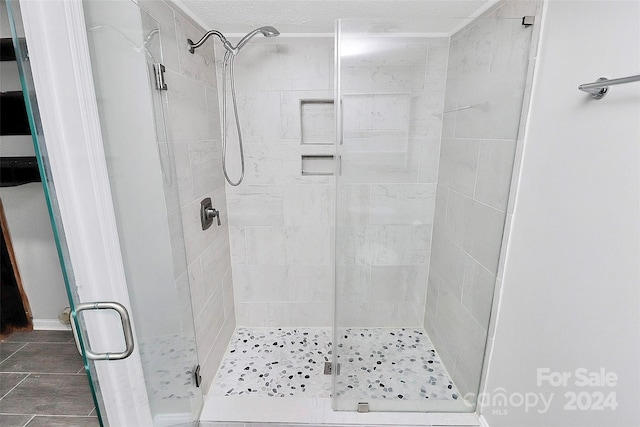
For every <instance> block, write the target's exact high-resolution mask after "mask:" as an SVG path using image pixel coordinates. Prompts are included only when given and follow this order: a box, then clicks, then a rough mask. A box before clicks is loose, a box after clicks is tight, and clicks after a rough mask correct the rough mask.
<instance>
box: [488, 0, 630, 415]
mask: <svg viewBox="0 0 640 427" xmlns="http://www.w3.org/2000/svg"><path fill="white" fill-rule="evenodd" d="M638 22H640V3H638V2H636V1H607V2H596V1H593V2H589V1H580V2H575V1H571V2H560V1H551V2H549V3H548V4H547V10H546V16H545V20H544V24H543V25H544V27H543V36H542V40H541V47H540V54H539V62H538V69H537V72H536V76H535V83H534V84H535V87H534V92H533V98H532V104H531V111H530V117H529V123H528V131H527V135H526V142H525V152H524V158H523V164H522V169H521V175H520V182H519V190H518V196H517V199H516V205H515V211H514V215H513V222H512V227H511V235H510V240H509V248H508V251H507V259H506V265H505V272H504V282H503V289H502V296H501V302H500V308H499V313H498V319H497V324H496V330H495V338H494V344H493V351H492V354H491V359H490V362H489V365H488V376H487V381H486V389H485V391H486V392H487V393H489V397H495V396H496V395H497V394H498V393H497V391H499V390H498V389H499V388H502V389H504V390H503V392H504V393H506V396H507V397H509V396H511V397H512V401H511V403H507V404H506V405H503V404H500V402H489V404H487V405H484V406H483V407H482V408H481V414H482V415H483V416H484V418H485V419H486V421H487V422H488V424H489V425H491V426H492V427H494V426H541V425H544V426H564V427H569V426H603V425H607V426H637V425H640V413H639V411H638V402H639V401H640V369H639V364H638V361H639V360H640V310H638V304H639V302H640V287H639V283H640V262H639V261H640V179H639V178H640V177H639V167H638V166H639V165H640V144H639V141H640V84H638V83H635V84H628V85H624V86H619V87H614V88H612V89H611V93H610V94H609V95H608V96H607V97H606V98H605V99H602V100H599V101H596V100H592V99H590V97H589V96H588V95H587V94H584V93H582V92H579V91H578V90H577V89H576V87H577V85H578V84H580V83H587V82H590V81H593V80H595V79H596V78H598V77H600V76H608V77H611V78H615V77H623V76H628V75H633V74H638V73H639V72H640V30H639V27H638ZM539 368H549V369H550V370H551V371H558V372H569V373H570V375H571V377H570V378H568V382H567V386H560V387H552V386H550V385H549V384H548V382H543V383H542V384H541V385H540V386H538V384H537V378H536V374H537V369H539ZM579 368H585V369H587V370H588V371H598V370H599V369H601V368H604V370H605V371H606V372H610V373H615V375H616V376H617V384H616V385H615V386H610V387H606V386H605V387H579V386H576V385H575V381H576V376H575V371H576V369H579ZM567 392H569V393H571V392H574V393H581V392H582V393H584V392H586V393H588V395H587V396H586V397H583V402H588V400H587V399H588V398H589V397H593V395H592V393H594V392H602V393H604V395H605V396H607V395H608V394H609V392H614V393H615V396H616V399H617V403H618V406H617V408H616V409H615V410H610V409H605V410H600V411H597V410H579V409H577V410H566V409H565V408H564V405H565V404H567V403H569V398H568V397H567V396H565V393H567ZM513 393H538V396H539V395H540V393H542V394H543V396H544V397H545V399H549V397H550V396H551V394H553V398H552V401H551V404H550V407H549V409H548V410H547V411H543V407H542V404H539V405H538V406H537V407H534V408H529V410H528V411H527V410H526V409H525V408H524V407H523V406H519V407H518V406H517V403H518V400H517V397H516V398H515V400H513V396H514V394H513ZM531 399H532V400H531V401H533V398H531ZM514 403H516V404H514ZM540 411H543V412H540Z"/></svg>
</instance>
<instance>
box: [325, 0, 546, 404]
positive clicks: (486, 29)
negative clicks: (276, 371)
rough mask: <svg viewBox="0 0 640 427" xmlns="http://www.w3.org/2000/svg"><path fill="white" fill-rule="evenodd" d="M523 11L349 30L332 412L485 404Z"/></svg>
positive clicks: (340, 68)
mask: <svg viewBox="0 0 640 427" xmlns="http://www.w3.org/2000/svg"><path fill="white" fill-rule="evenodd" d="M512 3H513V4H512ZM512 3H502V4H499V5H497V6H494V7H493V8H492V9H490V10H488V11H486V12H485V13H484V14H482V15H481V16H480V17H478V18H476V19H470V18H446V19H438V20H437V21H436V20H434V21H433V22H431V23H430V24H431V26H430V27H429V23H411V22H402V23H400V22H389V21H385V20H341V21H339V22H338V23H337V26H336V33H337V36H336V45H335V46H336V56H335V61H336V64H335V67H336V68H335V69H336V102H335V104H336V117H337V118H338V120H337V122H338V123H337V141H336V157H337V161H336V164H337V166H336V176H337V178H336V225H335V251H336V252H335V306H334V359H333V375H334V378H333V380H334V384H333V407H334V409H335V410H343V411H355V410H357V411H361V412H366V411H383V412H390V411H407V412H413V411H418V412H472V411H474V410H475V405H476V396H477V395H478V392H479V387H480V378H481V373H482V366H483V359H484V352H485V343H486V339H487V335H488V330H489V319H490V315H491V307H492V301H493V295H494V290H495V287H496V279H497V277H498V275H499V270H498V263H499V262H498V261H499V257H500V251H501V244H502V236H503V230H504V225H505V220H506V217H507V214H508V212H509V209H508V200H509V193H510V187H511V176H512V171H513V165H514V158H515V157H516V156H515V152H516V145H517V139H518V130H519V125H520V117H521V112H522V105H523V99H524V96H525V88H526V83H527V74H528V70H529V65H530V50H531V49H530V47H531V42H532V33H533V27H531V26H526V25H523V16H524V15H535V14H536V13H537V11H538V5H537V4H536V3H527V4H525V3H523V2H512ZM517 3H521V4H517Z"/></svg>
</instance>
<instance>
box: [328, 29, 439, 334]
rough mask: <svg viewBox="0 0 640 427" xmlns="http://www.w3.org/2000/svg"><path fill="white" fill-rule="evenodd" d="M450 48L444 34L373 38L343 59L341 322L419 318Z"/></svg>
mask: <svg viewBox="0 0 640 427" xmlns="http://www.w3.org/2000/svg"><path fill="white" fill-rule="evenodd" d="M346 37H349V36H346ZM367 42H370V41H368V40H366V39H365V40H360V39H359V38H358V37H355V38H354V39H353V40H345V43H346V44H348V45H353V46H359V45H360V44H364V43H367ZM448 50H449V40H448V39H447V38H406V39H403V38H397V37H390V38H383V37H380V38H377V39H376V41H375V50H374V51H373V52H367V53H366V54H359V55H353V56H350V55H347V56H344V57H342V58H341V61H342V62H341V67H342V76H341V77H342V80H341V81H342V83H341V91H342V97H343V99H342V108H343V144H342V145H341V146H340V147H339V149H338V151H339V153H340V155H341V156H342V177H341V180H340V183H339V185H338V210H337V227H338V233H337V251H338V253H337V261H336V277H337V284H336V291H337V293H338V295H337V305H336V310H337V313H336V315H337V322H338V325H339V326H341V327H350V326H365V327H367V326H368V327H375V326H382V327H385V326H386V327H389V326H421V325H422V324H423V319H424V312H425V297H426V283H427V277H428V274H429V258H430V254H431V238H432V224H433V218H434V206H435V195H436V178H437V170H438V169H437V167H438V152H439V149H440V132H441V112H442V108H443V103H444V88H445V78H446V74H445V72H446V66H447V57H448Z"/></svg>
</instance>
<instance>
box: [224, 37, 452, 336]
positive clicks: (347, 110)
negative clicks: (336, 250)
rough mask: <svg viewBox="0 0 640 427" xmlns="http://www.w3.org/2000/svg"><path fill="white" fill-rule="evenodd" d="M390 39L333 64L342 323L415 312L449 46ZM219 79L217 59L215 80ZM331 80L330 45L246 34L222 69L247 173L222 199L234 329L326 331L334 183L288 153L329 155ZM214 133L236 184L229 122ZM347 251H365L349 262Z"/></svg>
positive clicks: (401, 319) (383, 320)
mask: <svg viewBox="0 0 640 427" xmlns="http://www.w3.org/2000/svg"><path fill="white" fill-rule="evenodd" d="M389 43H390V44H392V45H393V46H391V47H393V48H394V49H390V50H386V51H385V52H386V53H383V54H379V55H376V56H372V57H370V58H368V59H363V58H360V60H355V61H351V62H350V63H349V64H345V67H344V68H343V79H344V80H343V81H345V82H346V84H345V85H344V86H343V87H345V88H347V87H348V91H345V96H344V98H343V102H344V105H345V107H344V114H345V116H344V117H345V119H344V125H345V136H346V139H345V145H344V148H345V150H342V151H341V153H342V154H343V169H342V179H341V183H343V184H344V185H342V184H341V187H340V190H339V192H338V194H339V195H340V197H341V199H340V203H339V206H340V209H341V210H340V212H341V213H340V214H339V220H338V223H339V224H341V226H342V225H344V226H345V227H342V228H341V229H340V230H339V236H341V237H340V238H342V237H344V241H345V242H347V243H345V245H348V244H352V243H353V244H354V246H352V247H349V246H345V245H341V246H340V247H341V248H342V249H341V253H342V259H345V260H346V263H348V264H351V265H349V266H348V267H347V268H345V269H344V270H342V272H344V274H339V283H342V284H343V285H344V286H340V288H341V289H342V290H343V291H342V292H343V293H344V294H345V295H343V296H346V298H344V299H342V301H345V302H346V303H347V305H348V307H347V306H345V307H339V308H338V309H339V311H340V312H344V313H345V314H346V316H348V317H345V318H344V319H343V320H344V322H342V323H345V324H349V325H353V326H410V325H412V326H417V325H421V324H422V319H423V316H424V305H425V303H424V300H425V292H426V286H425V284H426V280H427V274H428V259H429V247H430V242H431V227H432V225H431V224H432V222H433V209H434V203H435V182H436V177H437V158H438V149H439V135H440V126H441V120H440V117H439V112H440V111H441V110H442V104H443V102H444V84H445V76H444V71H445V69H446V61H447V51H448V40H446V39H424V38H420V39H407V40H401V39H396V40H391V41H390V42H389ZM398 43H399V44H398ZM216 49H217V57H218V58H221V57H222V54H223V52H222V50H221V49H220V46H218V45H217V46H216ZM221 70H222V64H221V61H220V60H218V74H219V75H218V79H219V83H220V80H221V76H220V75H221ZM333 72H334V71H333V40H332V39H330V38H326V39H323V38H313V39H311V38H287V39H284V38H282V39H272V40H265V39H259V38H257V39H255V40H252V43H251V44H248V45H246V46H245V47H244V48H243V50H242V52H241V53H240V55H238V56H237V58H236V60H235V74H236V89H237V96H238V110H239V115H240V123H241V126H242V133H243V137H244V146H245V160H246V175H245V179H244V182H243V183H242V184H241V185H240V186H238V187H231V186H227V193H228V206H229V221H230V225H231V227H230V236H231V238H230V240H231V251H232V265H233V278H234V289H235V296H236V307H237V319H238V324H241V325H243V326H299V327H301V326H330V325H331V313H332V296H333V277H332V268H331V264H332V261H333V259H332V258H333V252H332V246H333V244H332V240H331V236H332V229H331V227H332V226H333V211H334V207H333V206H334V194H335V190H334V185H335V178H334V177H328V176H308V175H302V174H301V155H314V154H316V155H321V154H333V153H334V151H335V146H334V131H333V129H332V126H333V123H334V122H333V120H334V119H333V117H331V114H332V113H333V108H332V105H330V104H327V103H324V104H323V103H320V102H317V101H322V100H326V101H331V100H332V99H333ZM362 93H365V94H364V95H363V94H362ZM301 101H316V102H315V103H314V102H301ZM227 102H229V103H230V100H228V101H227ZM307 112H308V113H309V116H301V114H306V113H307ZM307 125H308V128H307V127H306V126H307ZM227 126H228V129H229V130H230V133H229V142H228V143H229V146H230V147H229V148H230V156H229V160H228V163H229V169H230V172H231V175H232V176H233V177H237V176H238V175H237V174H238V173H239V170H238V167H237V164H238V158H237V152H236V153H234V152H233V151H232V150H233V149H234V146H235V144H237V139H236V138H237V136H236V133H235V131H234V123H233V121H232V118H231V117H229V116H228V117H227ZM327 126H330V127H329V129H328V130H327V129H325V130H323V128H326V127H327ZM323 141H324V144H323ZM355 242H360V243H361V244H362V245H363V246H366V247H368V248H369V249H368V250H365V252H366V254H365V255H363V256H362V258H361V259H360V258H358V259H355V258H357V257H358V256H359V255H358V253H360V252H362V250H363V246H362V245H360V244H356V243H355ZM347 252H348V253H347ZM398 278H400V282H401V283H399V282H398V280H397V279H398ZM347 280H348V282H347ZM348 295H352V296H353V298H351V297H349V296H348ZM339 298H340V297H339ZM354 298H355V299H356V300H357V302H356V304H355V305H354V304H352V303H353V299H354Z"/></svg>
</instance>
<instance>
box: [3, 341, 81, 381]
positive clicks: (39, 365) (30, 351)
mask: <svg viewBox="0 0 640 427" xmlns="http://www.w3.org/2000/svg"><path fill="white" fill-rule="evenodd" d="M83 366H84V364H83V361H82V356H80V354H78V350H76V346H75V344H56V343H28V344H27V345H25V346H24V347H22V348H21V349H20V350H18V351H17V352H16V353H14V354H13V356H11V357H9V358H8V359H6V360H5V361H4V362H2V363H0V372H37V373H46V374H75V373H76V372H78V371H79V370H80V369H82V367H83Z"/></svg>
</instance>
